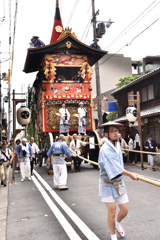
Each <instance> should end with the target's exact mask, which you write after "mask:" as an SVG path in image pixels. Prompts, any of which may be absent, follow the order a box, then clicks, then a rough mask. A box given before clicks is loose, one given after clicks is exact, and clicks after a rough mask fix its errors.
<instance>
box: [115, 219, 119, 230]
mask: <svg viewBox="0 0 160 240" xmlns="http://www.w3.org/2000/svg"><path fill="white" fill-rule="evenodd" d="M116 228H117V229H118V230H120V223H119V222H117V221H116Z"/></svg>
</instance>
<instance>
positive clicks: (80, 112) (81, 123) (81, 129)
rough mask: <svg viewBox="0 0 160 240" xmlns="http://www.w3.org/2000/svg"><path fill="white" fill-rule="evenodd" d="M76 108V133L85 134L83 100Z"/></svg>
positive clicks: (85, 113) (85, 114) (85, 116)
mask: <svg viewBox="0 0 160 240" xmlns="http://www.w3.org/2000/svg"><path fill="white" fill-rule="evenodd" d="M79 106H80V107H79V108H78V133H79V135H80V134H86V118H87V110H86V109H85V108H84V107H83V102H80V103H79Z"/></svg>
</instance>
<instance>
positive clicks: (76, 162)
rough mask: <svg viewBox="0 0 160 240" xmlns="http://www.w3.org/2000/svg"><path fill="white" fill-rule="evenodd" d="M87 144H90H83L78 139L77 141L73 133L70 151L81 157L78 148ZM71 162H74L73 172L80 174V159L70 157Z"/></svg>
mask: <svg viewBox="0 0 160 240" xmlns="http://www.w3.org/2000/svg"><path fill="white" fill-rule="evenodd" d="M87 144H90V143H89V142H83V141H81V140H79V139H77V134H76V133H74V134H73V140H72V141H71V142H70V149H71V150H72V151H73V152H74V153H75V154H77V155H81V151H80V148H81V147H82V146H86V145H87ZM72 159H73V161H74V169H75V172H78V171H79V172H80V171H81V170H80V165H81V161H82V160H81V158H79V157H78V156H77V157H72Z"/></svg>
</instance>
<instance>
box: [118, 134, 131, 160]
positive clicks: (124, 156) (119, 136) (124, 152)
mask: <svg viewBox="0 0 160 240" xmlns="http://www.w3.org/2000/svg"><path fill="white" fill-rule="evenodd" d="M118 141H119V143H120V146H121V149H122V148H124V149H127V148H129V147H128V145H127V143H126V141H125V140H124V139H123V138H122V135H121V134H120V133H118ZM122 154H123V162H124V163H126V162H127V155H128V152H126V151H124V150H122Z"/></svg>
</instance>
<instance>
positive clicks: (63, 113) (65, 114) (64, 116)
mask: <svg viewBox="0 0 160 240" xmlns="http://www.w3.org/2000/svg"><path fill="white" fill-rule="evenodd" d="M59 113H60V129H59V132H60V133H63V134H64V133H67V134H69V127H68V121H69V119H70V113H69V111H68V109H66V108H65V103H62V107H61V108H60V109H59Z"/></svg>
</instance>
